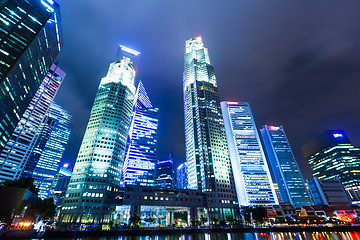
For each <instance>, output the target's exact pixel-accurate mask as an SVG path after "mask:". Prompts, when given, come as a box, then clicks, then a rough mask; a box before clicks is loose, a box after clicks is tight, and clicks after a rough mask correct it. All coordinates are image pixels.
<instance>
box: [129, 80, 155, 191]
mask: <svg viewBox="0 0 360 240" xmlns="http://www.w3.org/2000/svg"><path fill="white" fill-rule="evenodd" d="M158 119H159V109H158V108H154V107H153V106H152V104H151V102H150V99H149V97H148V95H147V93H146V90H145V88H144V86H143V84H142V82H141V81H140V82H139V84H138V87H137V89H136V94H135V101H134V107H133V114H132V117H131V123H130V128H129V134H128V138H127V146H126V153H125V159H124V164H123V172H122V182H123V184H140V185H142V186H154V182H155V178H156V176H155V164H156V149H157V134H158V130H157V129H158Z"/></svg>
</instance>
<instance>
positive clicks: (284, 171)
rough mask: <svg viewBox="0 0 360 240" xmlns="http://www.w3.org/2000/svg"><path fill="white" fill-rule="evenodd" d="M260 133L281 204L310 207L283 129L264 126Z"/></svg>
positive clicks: (310, 203) (308, 197)
mask: <svg viewBox="0 0 360 240" xmlns="http://www.w3.org/2000/svg"><path fill="white" fill-rule="evenodd" d="M260 132H261V135H262V138H263V141H264V146H265V150H266V153H267V159H268V163H269V167H270V168H271V170H272V173H273V175H274V179H275V182H276V183H277V185H278V188H279V192H280V195H281V199H282V202H288V203H291V204H292V205H293V206H294V207H302V206H310V205H312V202H311V198H310V196H309V195H308V193H307V190H306V186H305V182H304V179H303V177H302V175H301V172H300V169H299V166H298V164H297V162H296V160H295V157H294V154H293V152H292V150H291V147H290V144H289V141H288V139H287V137H286V135H285V131H284V129H283V127H282V126H267V125H265V126H263V127H262V128H261V129H260Z"/></svg>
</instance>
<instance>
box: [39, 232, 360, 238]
mask: <svg viewBox="0 0 360 240" xmlns="http://www.w3.org/2000/svg"><path fill="white" fill-rule="evenodd" d="M32 239H33V240H35V239H44V238H32ZM45 239H57V240H268V239H269V240H307V239H311V240H360V232H274V233H234V232H232V233H191V234H167V235H162V234H159V235H149V236H134V235H133V236H106V237H83V238H78V237H69V238H45Z"/></svg>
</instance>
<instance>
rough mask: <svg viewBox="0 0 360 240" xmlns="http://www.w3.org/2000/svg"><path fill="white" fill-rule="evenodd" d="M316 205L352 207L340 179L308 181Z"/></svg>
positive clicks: (315, 178)
mask: <svg viewBox="0 0 360 240" xmlns="http://www.w3.org/2000/svg"><path fill="white" fill-rule="evenodd" d="M306 181H307V183H308V186H309V190H310V193H311V195H312V198H313V200H314V203H315V205H330V206H331V205H351V202H350V199H349V196H348V194H347V193H346V191H345V189H344V187H343V185H342V184H341V181H340V179H339V178H334V179H331V180H319V179H318V178H317V177H314V180H309V179H307V180H306Z"/></svg>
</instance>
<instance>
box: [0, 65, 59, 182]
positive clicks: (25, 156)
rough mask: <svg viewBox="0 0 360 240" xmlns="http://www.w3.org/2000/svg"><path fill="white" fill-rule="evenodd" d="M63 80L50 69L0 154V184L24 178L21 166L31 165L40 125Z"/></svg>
mask: <svg viewBox="0 0 360 240" xmlns="http://www.w3.org/2000/svg"><path fill="white" fill-rule="evenodd" d="M64 77H65V73H64V72H63V71H62V70H61V69H60V68H59V67H57V65H55V64H54V65H52V66H51V68H50V70H49V72H48V74H47V75H46V77H45V78H44V80H43V81H42V83H41V85H40V87H39V88H38V91H37V92H36V94H35V96H34V97H33V99H32V100H31V102H30V104H29V106H28V107H27V109H26V111H25V113H24V114H23V115H22V117H21V119H20V121H19V123H18V124H17V126H16V128H15V130H14V132H13V133H12V134H11V137H10V139H9V140H8V142H7V143H6V145H5V148H4V149H3V150H2V151H1V153H0V181H4V180H6V179H7V180H15V179H18V178H20V177H22V176H24V168H25V166H26V165H29V164H31V163H30V162H29V157H30V155H31V154H32V153H33V150H34V147H35V144H36V142H37V139H38V138H39V135H40V132H41V124H42V122H43V121H44V118H45V116H46V113H47V112H48V110H49V108H50V106H51V104H52V102H53V99H54V98H55V96H56V93H57V92H58V90H59V88H60V86H61V83H62V81H63V79H64Z"/></svg>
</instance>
